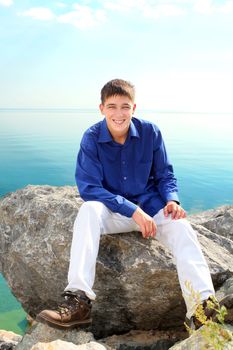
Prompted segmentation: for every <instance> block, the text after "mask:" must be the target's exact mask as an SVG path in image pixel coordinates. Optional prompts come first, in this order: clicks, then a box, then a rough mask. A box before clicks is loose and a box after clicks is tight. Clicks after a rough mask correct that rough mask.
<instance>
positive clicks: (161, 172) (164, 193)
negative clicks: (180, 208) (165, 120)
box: [153, 129, 180, 204]
mask: <svg viewBox="0 0 233 350" xmlns="http://www.w3.org/2000/svg"><path fill="white" fill-rule="evenodd" d="M153 167H154V173H155V181H156V185H157V188H158V191H159V193H160V195H161V197H162V199H163V200H164V202H165V203H167V202H168V201H175V202H177V203H178V204H179V203H180V202H179V197H178V193H177V192H178V188H177V181H176V178H175V176H174V173H173V166H172V165H171V163H170V162H169V159H168V156H167V152H166V148H165V144H164V141H163V138H162V134H161V132H160V130H159V129H155V130H154V151H153Z"/></svg>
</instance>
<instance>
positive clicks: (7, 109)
mask: <svg viewBox="0 0 233 350" xmlns="http://www.w3.org/2000/svg"><path fill="white" fill-rule="evenodd" d="M81 111H83V112H84V111H85V112H99V109H98V108H93V107H91V108H90V107H89V108H87V107H19V108H17V107H2V108H1V107H0V113H1V112H61V113H62V112H70V113H72V112H81ZM137 111H138V112H147V113H148V112H155V113H161V114H162V113H164V114H165V113H166V114H233V112H226V111H225V112H224V111H222V112H221V111H189V110H161V109H153V108H137Z"/></svg>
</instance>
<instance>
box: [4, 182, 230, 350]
mask: <svg viewBox="0 0 233 350" xmlns="http://www.w3.org/2000/svg"><path fill="white" fill-rule="evenodd" d="M81 203H82V200H81V198H80V197H79V195H78V193H77V190H76V188H75V187H70V186H64V187H54V186H30V185H29V186H27V187H25V188H24V189H21V190H18V191H16V192H14V193H10V194H8V195H7V196H5V197H3V198H2V199H1V200H0V246H1V251H0V271H1V273H2V274H3V275H4V277H5V278H6V280H7V282H8V284H9V286H10V288H11V290H12V292H13V294H14V295H15V296H16V298H17V299H18V300H19V301H20V302H21V304H22V305H23V308H24V309H25V311H26V312H27V313H29V314H30V315H31V316H32V317H34V316H35V315H36V314H37V313H38V312H39V311H40V310H41V309H43V308H44V307H53V306H54V305H55V304H57V302H59V300H60V293H61V292H62V291H63V289H64V287H65V286H66V275H67V269H68V264H69V249H70V244H71V239H72V227H73V222H74V220H75V217H76V215H77V212H78V210H79V207H80V205H81ZM189 220H190V221H191V224H192V226H193V227H194V229H195V230H196V231H197V232H198V238H199V241H200V243H201V246H202V249H203V252H204V255H205V257H206V259H207V261H208V264H209V267H210V271H211V275H212V278H213V281H214V285H215V288H216V290H217V294H218V295H219V296H222V295H225V294H229V293H232V291H233V279H232V278H231V277H233V254H232V253H233V206H223V207H219V208H217V209H213V210H209V211H206V212H202V213H200V214H197V215H192V216H190V217H189ZM94 289H95V291H96V294H97V299H96V302H95V303H94V308H93V324H92V326H91V327H90V329H88V330H82V331H80V330H72V331H61V330H53V329H52V328H50V327H48V326H46V325H42V324H35V325H34V326H33V327H32V328H31V329H30V330H29V332H28V333H27V334H26V335H25V336H24V337H23V339H22V340H21V341H20V342H19V343H18V345H16V344H13V345H12V347H11V348H12V349H13V348H14V349H17V350H31V349H34V350H35V349H76V348H77V349H78V346H82V348H80V349H101V347H102V349H118V350H119V349H120V350H124V349H160V350H163V349H164V350H166V349H169V348H171V347H172V345H173V344H175V343H176V342H177V341H178V340H182V339H184V338H185V337H187V333H185V332H184V326H183V321H184V317H185V306H184V302H183V298H182V295H181V291H180V287H179V282H178V278H177V274H176V269H175V265H174V262H173V258H172V256H171V254H170V252H169V251H168V250H166V249H165V248H164V247H163V246H162V245H161V244H160V243H158V242H157V241H156V240H150V241H147V240H144V239H143V238H142V237H141V235H140V233H138V232H132V233H126V234H124V233H122V234H111V235H105V236H102V237H101V243H100V250H99V256H98V262H97V270H96V281H95V285H94ZM231 317H232V316H231V315H230V316H229V322H230V321H231ZM232 318H233V317H232ZM58 339H60V342H67V343H68V345H67V344H66V345H64V343H62V344H61V343H58V342H57V343H56V341H57V340H58ZM186 341H187V340H186ZM51 342H55V343H53V344H52V345H51ZM36 343H46V344H48V343H50V348H48V347H46V346H47V345H45V344H44V345H36ZM71 344H72V346H73V348H72V347H71ZM85 344H86V345H85ZM180 344H182V343H180ZM84 345H85V346H86V347H84ZM2 346H8V345H4V343H3V342H2V341H1V338H0V350H2V349H11V348H10V347H9V346H8V348H7V347H5V348H4V347H2ZM36 346H37V347H36ZM39 346H40V347H39ZM68 346H69V347H68ZM75 346H76V347H75ZM180 346H182V345H180ZM174 349H178V348H174ZM179 349H186V348H182V347H180V348H179ZM187 349H188V348H187ZM190 349H191V348H190ZM197 349H198V348H197Z"/></svg>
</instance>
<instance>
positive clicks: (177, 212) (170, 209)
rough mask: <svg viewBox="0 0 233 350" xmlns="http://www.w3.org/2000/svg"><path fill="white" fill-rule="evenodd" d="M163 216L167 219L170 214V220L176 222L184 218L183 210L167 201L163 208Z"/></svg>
mask: <svg viewBox="0 0 233 350" xmlns="http://www.w3.org/2000/svg"><path fill="white" fill-rule="evenodd" d="M163 212H164V216H165V217H168V215H169V214H171V216H172V219H174V220H178V219H183V218H185V217H186V212H185V210H184V209H183V208H182V207H181V206H180V205H179V204H177V203H176V202H174V201H169V202H167V205H166V206H165V207H164V208H163Z"/></svg>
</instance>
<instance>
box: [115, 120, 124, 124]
mask: <svg viewBox="0 0 233 350" xmlns="http://www.w3.org/2000/svg"><path fill="white" fill-rule="evenodd" d="M113 121H114V123H116V124H119V125H120V124H122V123H124V120H115V119H114V120H113Z"/></svg>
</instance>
